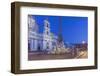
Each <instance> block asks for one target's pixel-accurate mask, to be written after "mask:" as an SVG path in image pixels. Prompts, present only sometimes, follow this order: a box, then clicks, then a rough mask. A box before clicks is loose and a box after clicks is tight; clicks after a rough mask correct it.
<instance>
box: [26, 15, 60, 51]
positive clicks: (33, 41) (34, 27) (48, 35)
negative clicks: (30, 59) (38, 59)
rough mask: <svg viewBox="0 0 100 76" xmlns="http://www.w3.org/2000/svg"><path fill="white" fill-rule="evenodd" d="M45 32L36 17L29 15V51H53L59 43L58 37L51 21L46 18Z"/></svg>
mask: <svg viewBox="0 0 100 76" xmlns="http://www.w3.org/2000/svg"><path fill="white" fill-rule="evenodd" d="M43 25H44V26H43V27H44V28H43V33H42V34H41V33H39V27H38V26H39V25H38V24H37V22H36V20H35V18H34V17H32V16H31V15H28V49H29V51H52V50H54V48H55V47H56V45H57V39H58V37H57V36H56V35H54V34H53V33H52V32H51V30H50V22H49V21H48V19H45V20H44V24H43Z"/></svg>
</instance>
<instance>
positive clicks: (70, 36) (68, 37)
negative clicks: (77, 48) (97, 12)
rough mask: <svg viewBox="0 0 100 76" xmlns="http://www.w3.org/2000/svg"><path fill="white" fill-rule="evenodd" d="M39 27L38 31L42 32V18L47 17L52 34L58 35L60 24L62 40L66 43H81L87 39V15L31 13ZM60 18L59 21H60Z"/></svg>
mask: <svg viewBox="0 0 100 76" xmlns="http://www.w3.org/2000/svg"><path fill="white" fill-rule="evenodd" d="M32 16H33V17H34V18H35V20H36V22H37V24H38V27H39V33H43V29H44V20H45V19H47V18H48V21H49V22H50V29H51V32H52V33H53V34H54V35H58V33H59V26H60V24H61V26H62V27H61V28H62V36H63V40H64V42H66V43H82V41H85V42H87V41H88V40H87V39H88V17H75V16H47V15H32ZM60 19H61V21H60Z"/></svg>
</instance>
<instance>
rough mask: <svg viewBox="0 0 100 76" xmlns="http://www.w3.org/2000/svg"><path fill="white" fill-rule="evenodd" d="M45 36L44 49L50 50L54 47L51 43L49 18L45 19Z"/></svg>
mask: <svg viewBox="0 0 100 76" xmlns="http://www.w3.org/2000/svg"><path fill="white" fill-rule="evenodd" d="M43 36H44V42H43V46H44V47H43V48H44V50H47V51H48V50H50V49H51V47H52V43H51V32H50V23H49V21H48V19H45V20H44V31H43Z"/></svg>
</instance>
